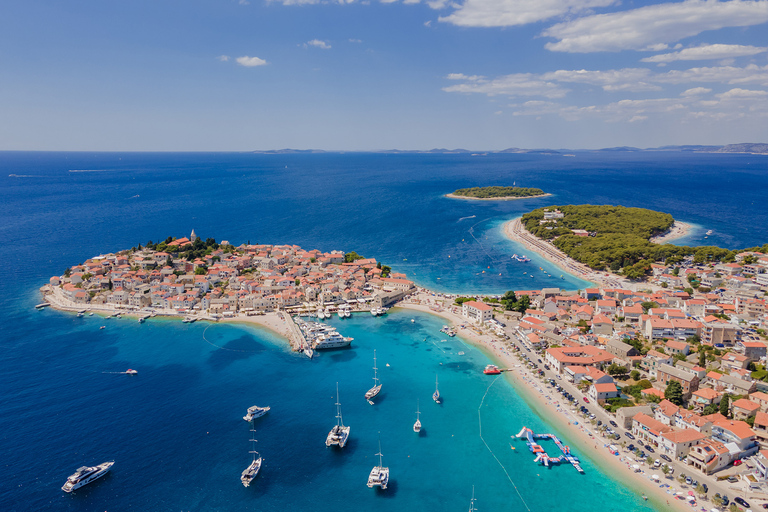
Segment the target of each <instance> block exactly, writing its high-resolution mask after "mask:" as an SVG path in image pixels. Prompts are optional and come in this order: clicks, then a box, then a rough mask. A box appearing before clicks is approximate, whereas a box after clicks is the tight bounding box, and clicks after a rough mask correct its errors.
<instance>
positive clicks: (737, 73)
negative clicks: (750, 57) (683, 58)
mask: <svg viewBox="0 0 768 512" xmlns="http://www.w3.org/2000/svg"><path fill="white" fill-rule="evenodd" d="M653 81H654V82H656V83H667V84H688V83H695V82H708V83H712V82H715V83H724V84H746V83H754V84H758V85H763V86H768V65H766V66H762V67H761V66H756V65H755V64H750V65H748V66H744V67H743V68H739V67H733V66H715V67H701V68H691V69H684V70H674V71H668V72H666V73H663V74H660V75H656V76H655V77H654V78H653Z"/></svg>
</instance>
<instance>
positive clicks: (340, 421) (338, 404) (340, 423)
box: [336, 382, 344, 427]
mask: <svg viewBox="0 0 768 512" xmlns="http://www.w3.org/2000/svg"><path fill="white" fill-rule="evenodd" d="M336 420H337V421H336V425H338V426H339V427H343V426H344V420H343V419H342V418H341V402H339V383H338V382H337V383H336Z"/></svg>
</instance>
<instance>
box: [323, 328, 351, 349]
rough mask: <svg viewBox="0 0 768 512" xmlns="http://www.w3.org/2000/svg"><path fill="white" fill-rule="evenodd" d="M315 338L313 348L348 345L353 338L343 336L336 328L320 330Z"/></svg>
mask: <svg viewBox="0 0 768 512" xmlns="http://www.w3.org/2000/svg"><path fill="white" fill-rule="evenodd" d="M316 339H317V341H316V342H315V350H324V349H329V348H342V347H348V346H349V344H350V343H352V340H353V338H345V337H344V336H342V335H341V334H339V333H338V332H337V331H336V329H331V330H327V331H324V332H321V333H320V334H318V336H317V338H316Z"/></svg>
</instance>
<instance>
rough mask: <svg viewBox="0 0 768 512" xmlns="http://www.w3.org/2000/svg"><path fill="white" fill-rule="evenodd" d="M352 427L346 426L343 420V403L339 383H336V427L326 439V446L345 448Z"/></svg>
mask: <svg viewBox="0 0 768 512" xmlns="http://www.w3.org/2000/svg"><path fill="white" fill-rule="evenodd" d="M349 429H350V427H345V426H344V420H343V419H342V418H341V403H340V402H339V383H338V382H337V383H336V426H334V427H333V428H332V429H331V431H330V432H328V437H326V438H325V446H334V445H335V446H338V447H339V448H344V445H345V444H347V439H349Z"/></svg>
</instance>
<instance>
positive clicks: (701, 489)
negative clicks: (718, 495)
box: [695, 484, 707, 497]
mask: <svg viewBox="0 0 768 512" xmlns="http://www.w3.org/2000/svg"><path fill="white" fill-rule="evenodd" d="M695 491H696V494H698V495H699V497H701V496H704V495H705V494H707V491H705V490H704V486H703V485H701V484H697V485H696V489H695Z"/></svg>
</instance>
